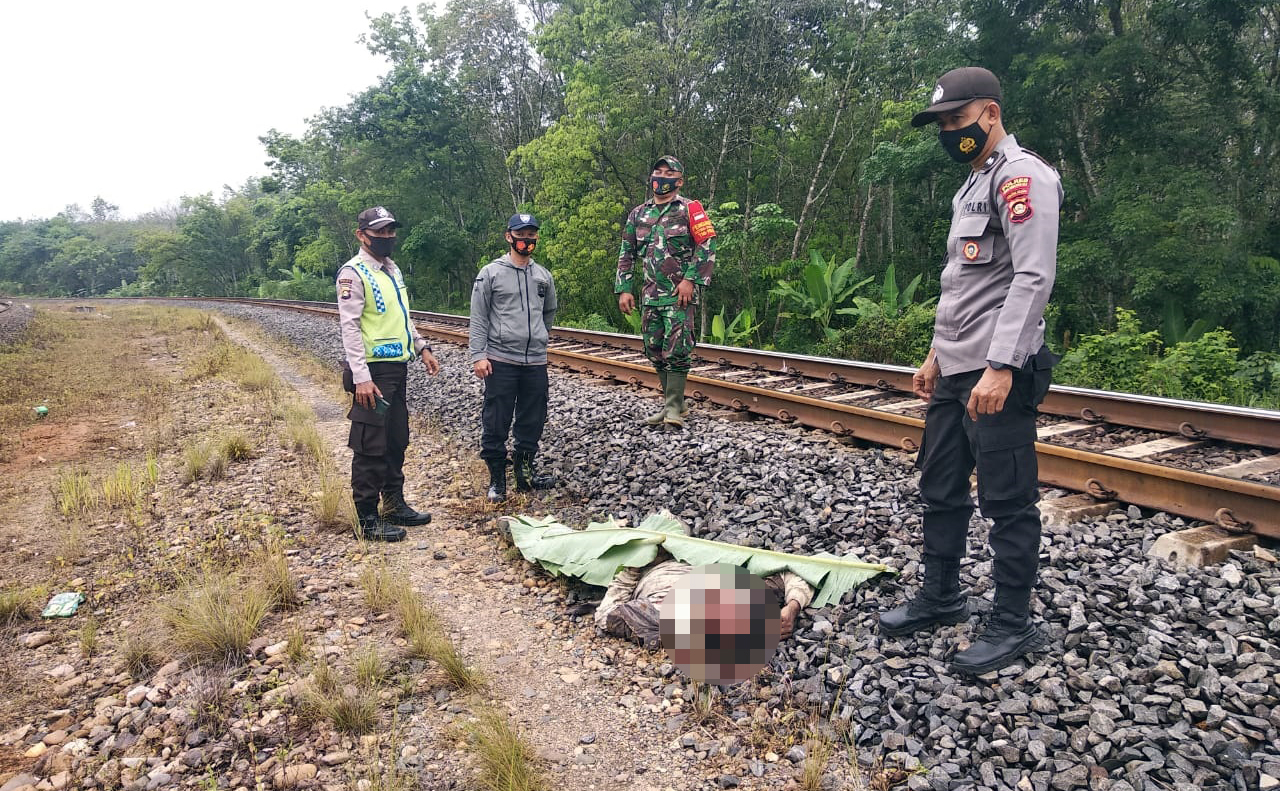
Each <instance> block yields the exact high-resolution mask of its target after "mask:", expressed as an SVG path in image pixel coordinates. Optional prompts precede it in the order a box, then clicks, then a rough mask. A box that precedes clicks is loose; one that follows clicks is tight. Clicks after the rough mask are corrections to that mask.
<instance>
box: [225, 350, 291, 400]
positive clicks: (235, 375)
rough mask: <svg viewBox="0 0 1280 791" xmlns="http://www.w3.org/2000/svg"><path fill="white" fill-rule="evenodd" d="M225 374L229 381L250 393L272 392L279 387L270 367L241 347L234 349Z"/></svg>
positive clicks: (274, 373) (278, 382) (278, 381)
mask: <svg viewBox="0 0 1280 791" xmlns="http://www.w3.org/2000/svg"><path fill="white" fill-rule="evenodd" d="M225 373H226V375H227V377H228V378H230V379H231V381H233V382H235V383H236V384H238V385H240V386H241V387H243V388H244V389H245V390H249V391H251V392H260V391H264V390H274V389H276V388H277V387H278V386H279V385H280V380H279V379H277V378H276V372H275V371H274V370H272V368H271V366H270V365H268V364H267V363H266V361H265V360H263V359H262V358H261V357H259V356H258V355H256V354H254V353H253V352H251V351H249V350H248V349H245V348H243V347H241V346H236V347H234V350H233V351H232V354H231V359H230V361H229V362H228V364H227V368H226V371H225Z"/></svg>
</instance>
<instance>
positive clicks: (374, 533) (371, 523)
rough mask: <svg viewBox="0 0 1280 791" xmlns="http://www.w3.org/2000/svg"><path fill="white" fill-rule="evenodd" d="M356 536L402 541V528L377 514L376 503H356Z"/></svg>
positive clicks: (403, 534)
mask: <svg viewBox="0 0 1280 791" xmlns="http://www.w3.org/2000/svg"><path fill="white" fill-rule="evenodd" d="M356 520H357V524H356V538H363V539H364V540H365V541H404V536H405V532H404V528H403V527H396V526H395V525H392V524H388V523H387V522H386V520H384V519H383V518H382V517H381V516H378V503H377V502H376V501H374V502H369V503H356Z"/></svg>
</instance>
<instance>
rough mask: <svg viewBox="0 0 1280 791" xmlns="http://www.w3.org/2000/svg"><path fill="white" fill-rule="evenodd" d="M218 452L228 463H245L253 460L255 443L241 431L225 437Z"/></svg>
mask: <svg viewBox="0 0 1280 791" xmlns="http://www.w3.org/2000/svg"><path fill="white" fill-rule="evenodd" d="M218 450H219V452H220V453H221V455H222V458H224V459H226V460H227V461H244V460H245V459H251V458H253V443H252V442H250V441H249V438H248V437H247V436H245V435H244V432H241V431H233V432H232V433H230V434H228V435H226V436H225V437H223V438H222V442H221V444H220V445H219V448H218Z"/></svg>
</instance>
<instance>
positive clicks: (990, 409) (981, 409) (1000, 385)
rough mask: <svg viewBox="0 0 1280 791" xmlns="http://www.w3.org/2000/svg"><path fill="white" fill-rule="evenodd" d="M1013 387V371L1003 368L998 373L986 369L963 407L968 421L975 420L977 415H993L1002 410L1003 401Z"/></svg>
mask: <svg viewBox="0 0 1280 791" xmlns="http://www.w3.org/2000/svg"><path fill="white" fill-rule="evenodd" d="M1012 387H1013V371H1012V370H1011V369H1009V368H1005V369H1002V370H999V371H996V370H992V369H991V368H988V369H987V370H986V371H983V373H982V378H981V379H979V380H978V383H977V384H976V385H974V386H973V392H972V393H970V394H969V403H968V405H967V406H966V407H965V409H966V410H968V412H969V419H970V420H977V419H978V415H994V414H995V413H997V412H999V411H1000V410H1001V409H1004V400H1005V399H1006V398H1008V397H1009V390H1010V388H1012Z"/></svg>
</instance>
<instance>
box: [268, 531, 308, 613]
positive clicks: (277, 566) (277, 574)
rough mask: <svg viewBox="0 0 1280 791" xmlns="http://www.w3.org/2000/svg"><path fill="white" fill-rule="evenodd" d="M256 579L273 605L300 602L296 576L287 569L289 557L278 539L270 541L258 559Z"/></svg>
mask: <svg viewBox="0 0 1280 791" xmlns="http://www.w3.org/2000/svg"><path fill="white" fill-rule="evenodd" d="M258 580H259V582H260V583H261V586H262V588H263V590H265V591H266V592H267V594H268V595H269V596H270V597H271V601H272V603H273V605H274V606H277V607H286V608H292V607H297V606H298V605H300V604H302V596H301V595H300V594H299V593H298V578H297V577H296V576H294V574H293V571H291V570H290V569H289V558H288V556H286V555H285V554H284V548H283V547H281V546H280V543H279V542H278V541H272V542H270V543H269V544H268V545H267V546H266V548H265V549H264V550H263V551H262V556H261V558H260V559H259V561H258Z"/></svg>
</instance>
